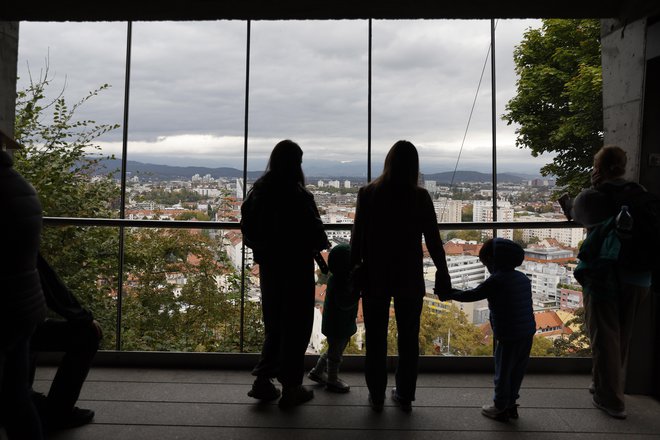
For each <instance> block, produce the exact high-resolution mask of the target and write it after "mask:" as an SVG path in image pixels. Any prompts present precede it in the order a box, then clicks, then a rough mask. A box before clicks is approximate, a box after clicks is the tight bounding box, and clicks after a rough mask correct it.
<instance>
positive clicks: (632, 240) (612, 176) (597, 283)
mask: <svg viewBox="0 0 660 440" xmlns="http://www.w3.org/2000/svg"><path fill="white" fill-rule="evenodd" d="M626 163H627V157H626V152H625V151H624V150H623V149H621V148H620V147H618V146H605V147H603V148H601V149H600V150H599V151H598V152H597V153H596V155H595V156H594V166H593V171H592V174H591V182H592V185H593V186H592V187H591V188H589V189H585V190H583V191H582V192H580V194H578V196H577V197H576V198H575V199H574V200H571V199H570V198H569V197H568V196H567V195H564V196H562V197H561V198H560V200H559V202H560V204H561V205H562V208H563V210H564V213H565V214H566V216H567V218H568V219H569V220H570V219H574V220H575V221H576V222H577V223H580V224H582V225H583V226H585V227H586V228H587V238H586V239H585V241H584V243H583V244H582V246H581V248H580V252H579V254H578V258H579V260H580V263H579V264H578V267H577V268H576V270H575V277H576V279H577V280H578V281H579V282H580V284H581V285H582V287H583V294H584V308H585V321H586V325H587V329H588V332H589V339H590V341H591V350H592V356H593V370H592V375H593V383H592V385H591V386H590V387H589V390H590V392H591V393H593V405H594V406H595V407H597V408H599V409H601V410H602V411H604V412H605V413H606V414H608V415H610V416H611V417H614V418H617V419H625V418H626V417H627V414H626V411H625V401H624V389H625V377H626V363H627V358H628V350H629V346H630V341H631V339H632V330H633V324H634V322H635V315H636V313H637V310H638V309H639V306H640V304H641V302H642V301H643V300H644V298H645V297H646V295H648V292H649V288H650V286H651V273H652V270H653V267H654V266H656V265H657V264H658V260H657V256H656V253H657V247H656V246H654V245H653V243H654V242H656V243H657V241H658V234H660V232H659V228H660V226H659V225H658V206H659V205H658V198H657V197H656V196H654V195H653V194H650V193H648V192H647V191H646V189H645V188H644V187H643V186H641V185H639V184H637V183H635V182H631V181H628V180H626V179H624V178H623V176H624V174H625V169H626Z"/></svg>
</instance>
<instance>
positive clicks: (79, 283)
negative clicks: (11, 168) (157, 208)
mask: <svg viewBox="0 0 660 440" xmlns="http://www.w3.org/2000/svg"><path fill="white" fill-rule="evenodd" d="M49 84H50V80H49V78H48V73H47V69H46V73H45V74H44V75H43V76H41V77H40V78H39V79H38V80H37V81H36V82H31V83H30V85H29V86H28V87H27V88H26V90H23V91H20V92H19V93H18V97H17V101H16V122H15V138H16V139H17V141H18V142H19V143H21V144H23V145H24V146H25V147H26V148H25V149H24V150H20V151H18V152H17V154H15V156H14V159H15V168H16V169H17V170H18V171H19V172H20V173H21V174H23V176H25V177H26V179H28V180H29V181H30V182H31V183H32V185H33V186H34V187H35V189H36V190H37V193H38V194H39V198H40V200H41V203H42V207H43V211H44V215H45V216H51V217H82V218H113V217H114V218H116V217H118V212H119V210H118V198H119V187H118V185H117V183H116V182H115V181H114V180H113V178H112V176H111V172H112V171H110V172H108V173H107V174H105V175H103V174H102V173H101V171H102V170H101V169H100V167H101V163H100V160H101V157H100V156H98V155H97V156H96V157H94V156H93V155H92V154H93V153H94V152H95V151H98V150H100V147H99V146H98V145H97V143H96V141H97V140H98V138H99V137H100V136H102V135H104V134H106V133H108V132H110V131H112V130H114V129H116V128H118V125H116V124H97V123H96V122H95V121H91V120H77V119H76V111H78V110H79V109H80V107H81V106H82V105H84V104H87V103H88V102H89V100H90V99H91V98H92V97H94V96H97V95H98V94H99V93H101V92H102V91H104V90H106V89H107V88H108V87H109V85H107V84H105V85H103V86H101V87H99V88H98V89H96V90H94V91H92V92H90V93H89V94H88V95H87V96H86V97H84V98H83V99H82V100H80V101H79V102H77V103H76V104H75V105H73V106H69V105H68V104H67V102H66V100H65V98H64V95H63V92H62V93H60V95H59V96H58V97H57V98H55V99H54V100H52V101H48V100H47V99H46V93H45V92H46V90H47V88H48V86H49ZM99 175H100V176H99ZM190 196H192V194H190ZM201 215H202V216H205V214H201ZM120 233H121V232H120V231H119V229H118V228H116V227H78V226H62V227H60V226H51V227H47V228H45V229H44V231H43V234H42V245H41V251H42V253H43V254H44V255H45V256H46V258H47V259H48V260H49V261H50V263H51V264H52V266H53V267H54V268H55V269H56V270H57V272H58V274H59V275H60V276H61V278H62V279H63V281H64V282H65V283H66V284H67V285H68V287H69V288H70V289H71V290H72V291H73V292H74V294H75V295H76V296H77V297H78V299H79V300H80V301H81V303H82V304H83V305H84V306H85V307H87V308H89V309H90V310H91V311H92V313H93V314H94V316H95V318H96V319H97V320H98V321H99V322H100V323H101V326H102V327H103V329H104V335H105V339H104V341H103V342H102V347H101V348H103V349H113V348H115V340H114V338H115V334H116V332H115V330H116V317H117V283H118V279H117V274H118V273H119V264H118V261H119V258H118V256H119V237H120ZM124 234H125V249H124V258H125V266H124V269H125V273H124V276H123V279H124V296H123V298H124V304H123V310H122V311H123V316H122V348H123V349H130V350H179V351H237V350H239V349H240V340H239V335H240V309H241V304H240V277H239V276H238V275H237V274H236V271H235V270H234V269H233V267H232V265H231V263H230V262H229V260H228V258H227V255H226V254H225V252H224V250H223V243H222V239H221V238H219V237H218V238H216V237H215V236H214V235H213V234H210V233H207V232H206V231H202V232H198V231H191V230H171V229H147V228H139V229H137V228H135V229H127V230H126V231H125V232H124ZM260 315H261V314H260V307H259V305H258V304H254V303H250V302H246V304H245V322H246V323H247V324H246V325H245V328H244V336H245V339H244V348H245V350H246V351H257V350H259V349H260V347H261V343H262V340H263V326H262V325H261V316H260Z"/></svg>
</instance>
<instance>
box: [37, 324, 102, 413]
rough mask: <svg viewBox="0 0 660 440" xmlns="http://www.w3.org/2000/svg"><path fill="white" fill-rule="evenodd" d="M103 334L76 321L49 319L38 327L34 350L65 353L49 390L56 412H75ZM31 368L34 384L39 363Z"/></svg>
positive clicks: (52, 411) (51, 411) (53, 411)
mask: <svg viewBox="0 0 660 440" xmlns="http://www.w3.org/2000/svg"><path fill="white" fill-rule="evenodd" d="M99 342H100V341H99V335H98V333H97V330H96V327H94V325H93V324H92V323H91V322H84V323H72V322H69V321H61V320H53V319H48V320H46V321H44V322H42V323H41V324H39V325H38V326H37V329H36V331H35V332H34V335H33V336H32V340H31V343H30V351H32V352H33V353H35V352H39V351H53V352H64V357H63V358H62V363H61V364H60V365H59V367H58V368H57V373H56V374H55V378H54V379H53V382H52V384H51V386H50V391H49V392H48V401H47V402H48V408H47V409H46V410H47V411H48V412H49V413H50V414H52V415H57V414H61V415H66V414H69V413H71V410H72V409H73V407H74V405H75V403H76V401H77V400H78V397H79V396H80V390H81V389H82V386H83V383H84V382H85V379H86V378H87V373H89V369H90V367H91V366H92V360H93V359H94V356H95V355H96V352H97V351H98V349H99ZM34 357H35V356H33V359H32V360H33V362H32V365H31V368H30V384H32V383H33V381H34V372H35V369H36V366H35V362H34Z"/></svg>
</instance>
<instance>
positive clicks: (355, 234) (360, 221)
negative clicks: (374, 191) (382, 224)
mask: <svg viewBox="0 0 660 440" xmlns="http://www.w3.org/2000/svg"><path fill="white" fill-rule="evenodd" d="M363 199H364V189H363V188H360V189H359V191H358V196H357V202H356V204H355V218H354V219H353V229H352V230H351V241H350V246H351V260H350V261H351V268H353V267H355V266H357V265H358V264H360V262H361V261H362V258H364V255H362V252H363V248H362V242H363V240H364V221H365V218H364V213H363V209H364V200H363Z"/></svg>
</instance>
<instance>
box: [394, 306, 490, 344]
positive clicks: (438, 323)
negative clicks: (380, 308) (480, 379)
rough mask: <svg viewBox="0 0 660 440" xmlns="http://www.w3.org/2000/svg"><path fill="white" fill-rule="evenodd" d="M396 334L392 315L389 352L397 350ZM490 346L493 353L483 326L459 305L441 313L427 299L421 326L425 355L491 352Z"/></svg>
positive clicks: (421, 342)
mask: <svg viewBox="0 0 660 440" xmlns="http://www.w3.org/2000/svg"><path fill="white" fill-rule="evenodd" d="M396 337H397V327H396V321H395V319H394V318H393V317H392V318H391V319H390V322H389V329H388V341H387V351H388V354H391V355H392V354H396V353H397V345H396ZM489 350H490V352H491V353H492V348H490V349H488V348H487V347H486V346H485V345H484V335H483V334H482V333H481V331H480V330H479V328H478V327H476V326H475V325H473V324H472V323H471V322H469V321H468V319H467V316H465V313H463V312H462V311H461V310H460V309H459V308H458V307H457V306H456V305H454V304H452V305H450V306H449V308H448V309H447V310H445V311H442V312H441V313H437V312H435V311H434V310H432V309H431V308H430V307H428V305H427V304H426V302H424V305H423V307H422V314H421V318H420V330H419V353H420V354H421V355H427V356H428V355H439V354H443V355H452V356H480V355H483V354H488V351H489ZM484 351H485V352H486V353H484Z"/></svg>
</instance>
